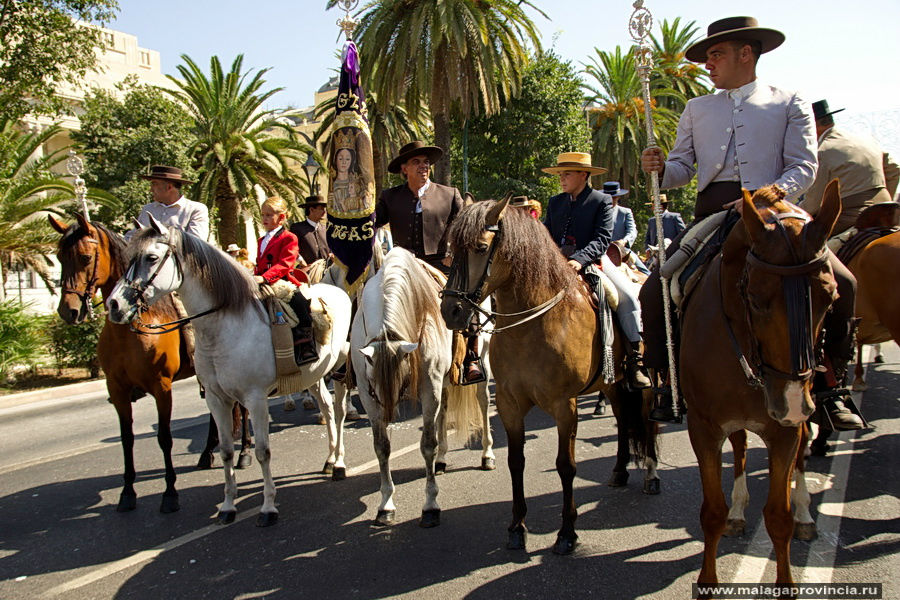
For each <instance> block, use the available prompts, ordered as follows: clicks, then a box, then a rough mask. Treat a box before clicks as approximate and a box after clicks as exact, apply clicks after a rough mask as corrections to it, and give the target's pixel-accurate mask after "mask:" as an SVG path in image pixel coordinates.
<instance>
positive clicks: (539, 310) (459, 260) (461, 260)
mask: <svg viewBox="0 0 900 600" xmlns="http://www.w3.org/2000/svg"><path fill="white" fill-rule="evenodd" d="M484 231H490V232H493V233H494V237H493V239H491V244H490V246H488V249H487V260H486V261H485V266H484V271H482V273H481V275H480V276H479V278H478V283H476V284H475V287H474V289H473V290H472V291H471V292H467V291H465V287H466V285H467V283H468V281H469V261H468V253H459V254H457V255H456V256H454V257H453V262H452V263H451V265H450V275H449V276H448V277H447V285H446V286H444V289H443V290H441V293H440V296H441V298H444V297H445V296H449V297H451V298H459V299H461V300H462V301H463V302H464V303H466V304H468V305H469V307H470V308H472V309H473V310H474V311H475V312H477V313H479V314H480V315H482V316H483V317H484V320H480V319H479V321H478V323H477V325H476V326H475V328H474V331H473V332H472V334H473V335H478V334H480V333H481V332H482V331H483V332H485V333H489V334H494V333H500V332H502V331H506V330H507V329H512V328H513V327H517V326H519V325H522V324H523V323H527V322H528V321H531V320H532V319H536V318H538V317H539V316H541V315H542V314H544V313H545V312H547V311H549V310H550V309H551V308H553V307H554V306H556V305H557V304H558V303H559V302H560V301H561V300H562V299H563V298H564V297H565V295H566V290H567V289H568V286H567V287H565V288H563V289H561V290H560V291H559V292H558V293H557V294H556V295H555V296H553V297H552V298H550V299H549V300H547V301H546V302H542V303H541V304H539V305H537V306H533V307H531V308H526V309H525V310H522V311H518V312H513V313H501V312H496V311H491V310H485V309H484V308H482V307H481V304H480V303H481V301H482V293H483V292H484V286H485V284H486V282H487V280H488V278H489V277H490V276H491V266H492V265H493V263H494V257H495V255H496V253H497V248H498V247H499V245H500V240H501V238H502V237H503V220H502V219H501V220H499V221H497V224H496V225H488V226H486V227H485V228H484ZM497 317H523V318H521V319H519V320H518V321H515V322H513V323H510V324H509V325H504V326H503V327H491V328H488V327H487V324H488V323H494V322H495V320H496V318H497Z"/></svg>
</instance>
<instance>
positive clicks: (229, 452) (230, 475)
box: [206, 386, 237, 525]
mask: <svg viewBox="0 0 900 600" xmlns="http://www.w3.org/2000/svg"><path fill="white" fill-rule="evenodd" d="M216 387H218V386H216ZM233 402H234V401H233V400H226V399H225V398H220V397H219V395H218V391H213V389H212V386H210V387H209V388H207V389H206V406H207V407H208V408H209V412H210V414H211V415H212V416H213V419H215V421H216V429H217V430H218V432H219V457H220V458H221V459H222V472H223V474H224V475H225V499H224V500H223V501H222V506H221V507H219V515H218V519H219V523H220V524H221V525H227V524H228V523H232V522H234V519H235V517H236V516H237V508H235V506H234V499H235V497H236V496H237V482H236V481H235V478H234V439H233V438H232V437H231V435H232V433H233V432H232V427H231V407H232V405H233Z"/></svg>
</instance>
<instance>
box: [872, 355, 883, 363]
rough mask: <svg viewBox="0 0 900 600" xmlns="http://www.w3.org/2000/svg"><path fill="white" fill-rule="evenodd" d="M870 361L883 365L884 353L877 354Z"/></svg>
mask: <svg viewBox="0 0 900 600" xmlns="http://www.w3.org/2000/svg"><path fill="white" fill-rule="evenodd" d="M872 362H874V363H875V364H879V365H883V364H884V354H878V355H876V356H875V358H873V359H872Z"/></svg>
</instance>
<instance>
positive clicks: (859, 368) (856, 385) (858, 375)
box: [851, 344, 869, 392]
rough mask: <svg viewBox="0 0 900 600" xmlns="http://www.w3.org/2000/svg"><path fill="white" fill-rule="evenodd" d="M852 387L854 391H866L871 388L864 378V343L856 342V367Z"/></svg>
mask: <svg viewBox="0 0 900 600" xmlns="http://www.w3.org/2000/svg"><path fill="white" fill-rule="evenodd" d="M851 389H852V390H853V391H854V392H864V391H866V390H867V389H869V386H868V384H866V380H865V378H864V370H863V345H862V344H856V368H855V369H854V370H853V385H852V386H851Z"/></svg>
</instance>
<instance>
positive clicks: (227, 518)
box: [219, 510, 237, 525]
mask: <svg viewBox="0 0 900 600" xmlns="http://www.w3.org/2000/svg"><path fill="white" fill-rule="evenodd" d="M235 517H237V511H236V510H220V511H219V525H228V524H229V523H234V519H235Z"/></svg>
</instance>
